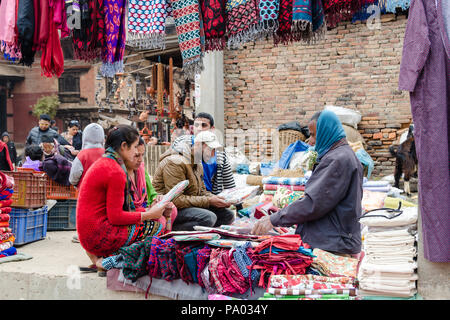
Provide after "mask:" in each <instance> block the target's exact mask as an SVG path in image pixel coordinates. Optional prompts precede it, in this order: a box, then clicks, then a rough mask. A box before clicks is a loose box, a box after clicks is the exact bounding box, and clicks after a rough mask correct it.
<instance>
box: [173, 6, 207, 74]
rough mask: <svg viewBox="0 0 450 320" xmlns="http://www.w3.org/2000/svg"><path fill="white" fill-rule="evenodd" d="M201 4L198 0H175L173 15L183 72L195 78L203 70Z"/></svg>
mask: <svg viewBox="0 0 450 320" xmlns="http://www.w3.org/2000/svg"><path fill="white" fill-rule="evenodd" d="M199 9H200V6H199V3H198V0H173V1H172V10H173V11H172V15H173V17H174V19H175V26H176V30H177V35H178V43H179V46H180V51H181V57H182V58H183V72H184V75H185V77H186V78H188V79H190V80H193V79H194V78H195V75H196V74H198V73H200V72H201V71H202V70H203V60H202V59H203V51H204V50H202V40H201V34H202V32H201V21H200V18H201V16H200V10H199Z"/></svg>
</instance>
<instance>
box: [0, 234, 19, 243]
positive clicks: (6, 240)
mask: <svg viewBox="0 0 450 320" xmlns="http://www.w3.org/2000/svg"><path fill="white" fill-rule="evenodd" d="M0 236H2V235H0ZM3 236H4V235H3ZM15 240H16V237H15V236H14V234H12V233H10V235H9V237H8V238H6V239H4V240H0V243H5V242H11V243H14V241H15Z"/></svg>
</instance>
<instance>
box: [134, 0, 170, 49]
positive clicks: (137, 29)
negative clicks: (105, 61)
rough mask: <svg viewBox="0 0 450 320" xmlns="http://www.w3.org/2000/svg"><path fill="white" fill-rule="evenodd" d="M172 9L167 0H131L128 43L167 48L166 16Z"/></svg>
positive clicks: (143, 46) (137, 45)
mask: <svg viewBox="0 0 450 320" xmlns="http://www.w3.org/2000/svg"><path fill="white" fill-rule="evenodd" d="M171 11H172V7H171V5H170V2H168V1H166V0H153V1H143V0H130V1H129V3H128V35H127V44H128V45H130V46H133V47H137V48H139V49H165V47H166V43H165V37H166V18H167V17H168V16H170V15H171Z"/></svg>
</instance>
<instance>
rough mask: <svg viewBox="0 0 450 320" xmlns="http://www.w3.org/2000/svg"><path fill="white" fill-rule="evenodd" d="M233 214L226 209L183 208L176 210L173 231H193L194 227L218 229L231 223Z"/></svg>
mask: <svg viewBox="0 0 450 320" xmlns="http://www.w3.org/2000/svg"><path fill="white" fill-rule="evenodd" d="M234 218H235V214H234V212H233V211H231V210H230V209H227V208H209V209H204V208H197V207H192V208H185V209H180V210H178V214H177V218H176V219H175V221H174V223H173V226H172V230H173V231H193V230H194V226H203V227H219V226H221V225H228V224H231V223H233V221H234Z"/></svg>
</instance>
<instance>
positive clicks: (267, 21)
mask: <svg viewBox="0 0 450 320" xmlns="http://www.w3.org/2000/svg"><path fill="white" fill-rule="evenodd" d="M279 6H280V0H259V4H258V9H259V24H260V28H261V31H260V35H261V37H263V38H265V37H269V36H272V35H273V34H274V33H275V32H276V31H277V29H278V11H279Z"/></svg>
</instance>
